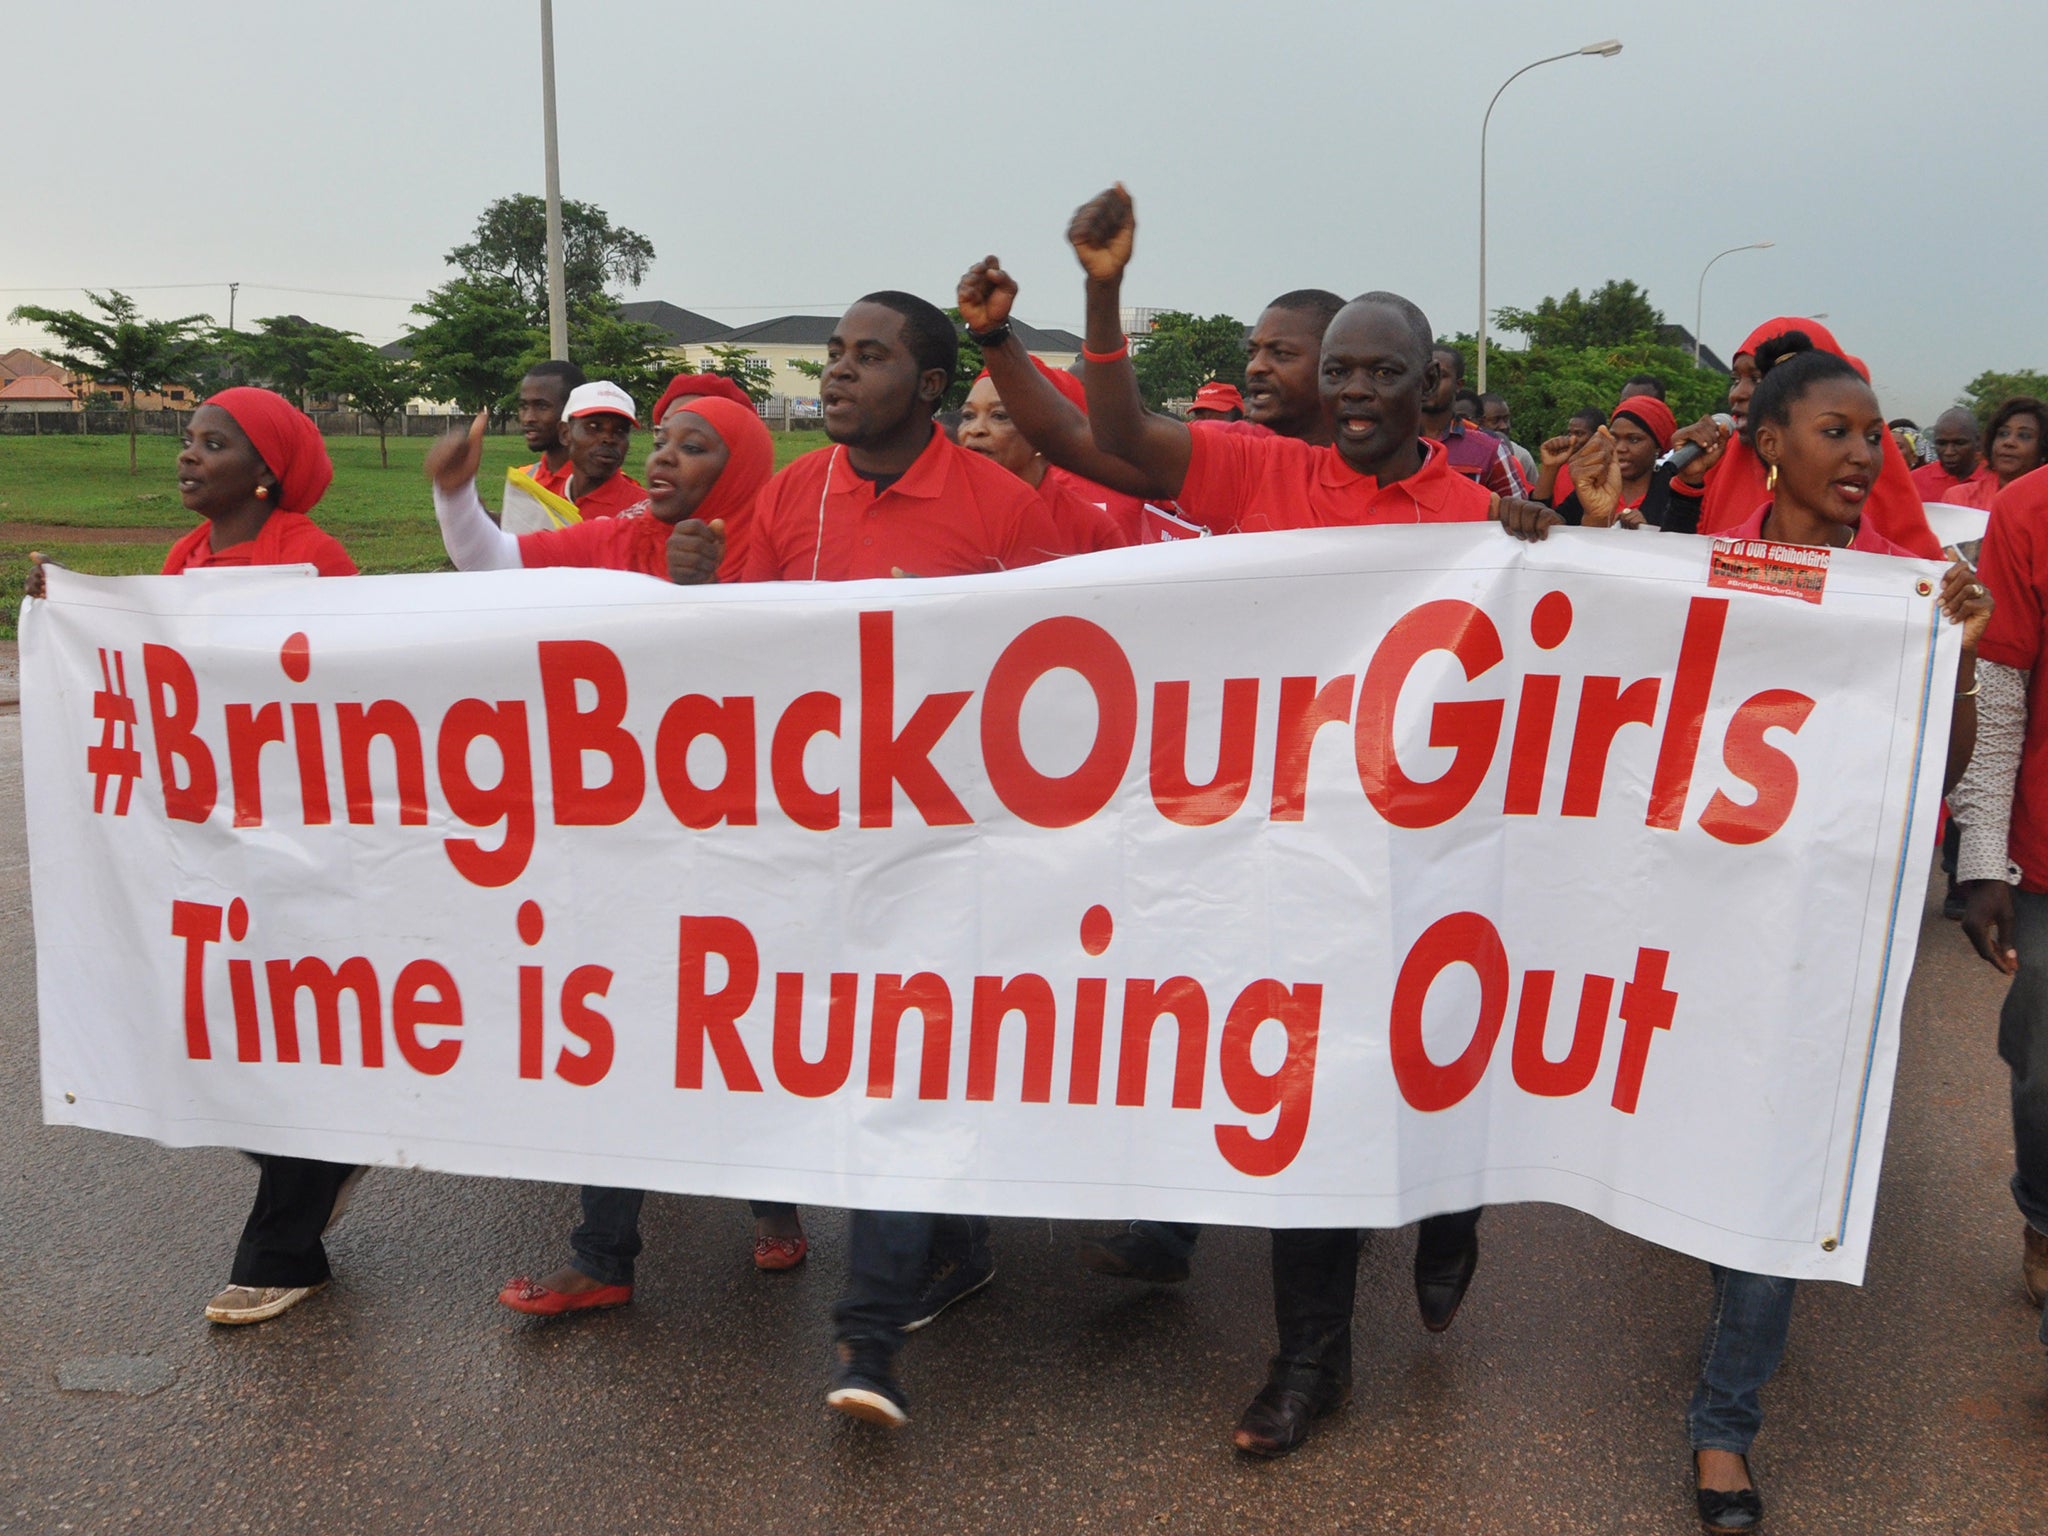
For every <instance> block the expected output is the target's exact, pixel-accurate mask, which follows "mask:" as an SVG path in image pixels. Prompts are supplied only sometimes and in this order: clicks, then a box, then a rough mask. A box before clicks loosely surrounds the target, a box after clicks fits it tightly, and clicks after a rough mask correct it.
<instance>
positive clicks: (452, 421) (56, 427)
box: [0, 395, 822, 437]
mask: <svg viewBox="0 0 2048 1536" xmlns="http://www.w3.org/2000/svg"><path fill="white" fill-rule="evenodd" d="M760 411H761V420H762V422H763V423H764V424H765V425H766V426H767V427H768V428H769V429H770V430H771V431H776V432H805V431H813V432H814V431H816V430H818V428H819V427H820V426H821V425H822V423H821V422H820V420H819V416H818V406H817V402H816V401H813V400H791V399H789V398H788V397H787V396H783V395H774V396H771V397H770V398H769V399H767V400H766V401H764V402H762V404H761V406H760ZM310 414H311V416H312V418H313V421H314V424H315V425H317V426H318V427H319V428H320V430H321V432H322V433H324V434H325V435H326V436H328V437H375V436H376V435H377V422H376V418H374V417H371V416H363V415H359V414H358V413H357V412H355V411H313V412H311V413H310ZM191 415H192V413H191V412H190V411H138V412H137V413H136V416H135V430H136V431H138V432H140V433H142V434H144V435H146V436H150V437H177V436H179V435H180V434H182V433H183V432H184V430H185V423H186V422H187V421H188V420H189V419H190V418H191ZM469 421H470V418H469V417H467V416H433V415H426V414H424V413H422V414H419V415H406V416H390V417H386V418H385V423H384V426H385V431H386V433H387V434H388V435H390V436H392V437H439V436H440V435H441V434H442V433H444V432H461V431H467V430H468V428H469ZM498 425H499V426H500V427H503V426H504V423H503V422H502V421H501V422H499V423H498ZM127 435H128V413H127V412H126V411H65V410H55V411H23V410H11V411H0V437H60V436H61V437H126V436H127Z"/></svg>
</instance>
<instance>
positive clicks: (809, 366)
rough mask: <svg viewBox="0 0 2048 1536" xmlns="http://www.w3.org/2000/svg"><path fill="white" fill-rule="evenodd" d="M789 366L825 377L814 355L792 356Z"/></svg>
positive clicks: (810, 376) (809, 376)
mask: <svg viewBox="0 0 2048 1536" xmlns="http://www.w3.org/2000/svg"><path fill="white" fill-rule="evenodd" d="M966 345H967V346H973V345H974V343H972V342H968V343H966ZM789 366H790V367H792V368H794V369H795V370H796V371H797V372H798V373H800V374H802V375H803V376H804V377H805V378H807V379H811V380H813V381H815V380H818V379H822V378H824V377H825V365H824V364H823V363H821V362H819V361H818V360H817V359H816V358H814V357H792V358H791V359H790V360H789ZM980 371H981V370H980V369H978V368H977V369H976V370H975V372H977V373H979V372H980Z"/></svg>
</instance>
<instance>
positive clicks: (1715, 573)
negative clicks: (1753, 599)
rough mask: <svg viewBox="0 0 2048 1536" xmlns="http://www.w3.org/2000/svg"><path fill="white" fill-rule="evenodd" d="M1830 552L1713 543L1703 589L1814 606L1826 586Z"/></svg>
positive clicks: (1761, 543) (1752, 542)
mask: <svg viewBox="0 0 2048 1536" xmlns="http://www.w3.org/2000/svg"><path fill="white" fill-rule="evenodd" d="M1832 553H1833V551H1831V550H1826V549H1816V548H1814V547H1813V546H1812V545H1810V544H1774V543H1772V542H1771V541H1770V540H1768V539H1716V540H1714V552H1713V554H1712V556H1710V557H1709V560H1708V564H1707V585H1708V586H1710V587H1733V588H1735V589H1736V590H1737V591H1738V592H1771V593H1775V594H1777V595H1778V596H1780V597H1796V598H1798V599H1800V600H1801V601H1802V602H1808V603H1817V602H1819V601H1820V599H1821V593H1822V592H1823V591H1825V590H1826V588H1827V584H1828V559H1829V557H1830V556H1831V555H1832Z"/></svg>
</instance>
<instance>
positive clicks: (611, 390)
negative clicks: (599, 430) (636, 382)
mask: <svg viewBox="0 0 2048 1536" xmlns="http://www.w3.org/2000/svg"><path fill="white" fill-rule="evenodd" d="M576 416H623V417H625V418H626V420H628V421H630V422H632V423H633V425H634V426H636V427H637V426H639V425H640V418H639V416H638V415H637V414H635V412H634V410H633V397H632V396H631V395H629V394H627V393H626V392H625V391H624V390H623V389H621V388H619V386H618V385H616V384H614V383H613V382H612V381H611V380H610V379H592V380H591V381H590V382H589V383H588V384H578V385H577V386H576V387H575V388H574V389H572V390H570V391H569V401H568V404H566V405H564V406H563V407H562V419H563V420H564V421H568V420H569V419H571V418H572V417H576Z"/></svg>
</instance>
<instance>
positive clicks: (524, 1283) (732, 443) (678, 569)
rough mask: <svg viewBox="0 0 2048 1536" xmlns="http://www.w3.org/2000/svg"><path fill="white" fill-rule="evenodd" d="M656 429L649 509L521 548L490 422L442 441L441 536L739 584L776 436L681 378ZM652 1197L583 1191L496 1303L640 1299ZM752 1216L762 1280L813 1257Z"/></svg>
mask: <svg viewBox="0 0 2048 1536" xmlns="http://www.w3.org/2000/svg"><path fill="white" fill-rule="evenodd" d="M735 395H737V396H738V398H737V399H736V400H735V399H734V398H732V397H733V396H735ZM654 421H655V429H654V447H653V450H652V451H651V452H650V453H649V454H648V456H647V491H648V494H647V498H646V499H645V500H644V501H642V502H640V503H639V504H638V505H637V506H632V507H628V508H627V509H626V510H625V511H623V512H621V513H619V514H618V516H616V517H605V518H592V519H590V520H589V521H587V522H581V523H574V524H571V525H570V526H569V527H567V528H550V529H544V530H542V531H540V532H537V533H524V534H518V535H516V536H515V535H513V534H509V533H506V532H505V531H504V530H503V529H501V528H499V527H498V526H497V525H496V524H495V523H493V522H492V521H491V520H490V517H489V515H488V514H487V513H486V512H485V511H484V506H483V502H482V501H481V500H480V499H479V498H478V496H477V493H476V473H477V468H478V465H479V464H480V462H481V460H482V457H483V433H482V428H481V418H479V424H478V425H476V426H473V427H472V428H471V430H470V433H469V435H468V436H467V437H466V438H451V439H448V440H445V441H443V442H441V443H437V444H436V445H435V446H434V448H433V450H432V451H431V452H430V453H429V454H428V455H427V473H428V474H429V475H430V476H432V477H433V481H434V515H435V516H436V517H437V518H438V519H439V521H440V524H441V538H442V541H443V542H444V543H445V544H446V545H447V546H448V554H449V557H450V558H451V559H452V560H454V562H455V564H456V567H457V569H459V570H464V571H496V570H518V569H521V568H525V569H527V570H534V569H538V568H540V567H542V566H564V565H575V566H586V567H595V568H598V569H601V570H612V571H638V572H639V573H640V574H642V575H644V576H654V577H658V578H661V579H662V580H675V581H678V582H684V583H689V582H697V581H709V580H719V579H729V578H730V576H731V574H732V573H733V572H736V571H738V570H739V569H740V568H741V567H742V566H744V565H745V563H746V556H747V529H748V526H749V522H750V519H751V517H752V514H753V506H754V499H755V497H756V496H757V495H758V494H759V492H760V490H761V487H762V486H764V485H766V484H767V483H768V477H769V475H770V474H771V473H772V472H773V470H774V467H775V463H774V461H775V451H774V448H773V446H772V444H771V443H770V441H769V438H768V429H767V428H766V427H765V426H763V425H762V424H761V416H760V413H759V412H758V411H756V410H755V409H754V405H753V402H752V401H751V400H749V399H747V397H746V396H745V395H744V394H743V393H741V392H740V390H739V388H738V386H736V385H734V384H733V383H732V381H731V380H729V379H722V378H718V377H717V376H715V375H712V376H699V375H694V374H679V375H677V376H676V378H675V380H674V382H672V383H671V384H670V385H669V387H668V389H667V391H666V392H665V393H664V394H663V395H662V397H661V400H660V402H659V403H658V404H657V405H656V406H655V410H654ZM679 551H681V552H680V553H679ZM645 1198H646V1196H645V1193H644V1192H643V1191H641V1190H637V1189H614V1188H610V1187H605V1186H599V1185H588V1186H586V1187H585V1188H584V1190H583V1192H582V1204H583V1221H582V1224H581V1225H579V1226H578V1227H577V1228H576V1230H575V1232H574V1233H572V1234H571V1236H570V1239H569V1242H570V1247H571V1249H572V1250H573V1251H574V1254H575V1257H574V1259H572V1260H571V1262H570V1263H569V1264H567V1265H565V1266H564V1267H563V1268H561V1269H558V1270H556V1271H555V1272H553V1273H552V1274H549V1275H545V1276H542V1277H541V1278H540V1279H537V1280H536V1279H532V1278H530V1277H528V1276H526V1275H519V1276H517V1277H515V1278H514V1279H512V1280H510V1281H508V1282H506V1284H505V1285H504V1286H503V1287H502V1288H501V1289H500V1290H499V1292H498V1300H499V1301H501V1302H503V1303H504V1304H505V1305H506V1306H508V1307H510V1308H512V1309H513V1310H514V1311H518V1312H526V1313H530V1314H533V1315H536V1316H541V1317H552V1316H555V1315H557V1314H559V1313H563V1312H579V1311H584V1310H586V1309H589V1308H601V1307H616V1306H622V1305H624V1304H625V1303H626V1302H627V1301H630V1300H631V1299H632V1295H633V1261H634V1260H635V1259H636V1258H637V1257H638V1256H639V1253H640V1207H641V1204H642V1202H643V1201H644V1200H645ZM753 1214H754V1264H755V1267H756V1268H759V1269H764V1270H782V1269H793V1268H795V1267H796V1266H797V1265H798V1264H801V1263H802V1262H803V1261H804V1257H805V1255H806V1254H807V1253H808V1251H809V1247H810V1245H809V1242H808V1240H807V1239H806V1238H805V1237H804V1229H803V1223H802V1221H801V1220H800V1219H799V1217H798V1215H797V1209H796V1207H795V1206H793V1205H788V1204H784V1203H783V1202H780V1201H773V1202H771V1201H765V1200H764V1201H755V1202H754V1203H753Z"/></svg>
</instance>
